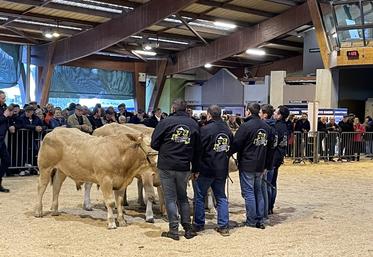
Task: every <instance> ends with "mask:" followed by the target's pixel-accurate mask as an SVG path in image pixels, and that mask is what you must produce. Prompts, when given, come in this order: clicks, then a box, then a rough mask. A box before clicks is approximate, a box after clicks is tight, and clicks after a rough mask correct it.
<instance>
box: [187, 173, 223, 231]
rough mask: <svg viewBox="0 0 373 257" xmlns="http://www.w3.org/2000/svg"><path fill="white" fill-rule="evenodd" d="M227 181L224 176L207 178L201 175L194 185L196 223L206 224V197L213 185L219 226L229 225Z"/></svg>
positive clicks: (200, 225) (198, 224) (199, 225)
mask: <svg viewBox="0 0 373 257" xmlns="http://www.w3.org/2000/svg"><path fill="white" fill-rule="evenodd" d="M225 181H226V179H223V178H207V177H203V176H200V177H198V179H197V180H196V181H195V185H194V197H195V207H194V225H196V226H198V227H203V226H204V225H205V197H206V195H207V191H208V189H209V188H210V187H211V189H212V192H213V193H214V196H215V199H216V205H217V211H218V226H219V228H228V227H229V211H228V199H227V196H226V195H225Z"/></svg>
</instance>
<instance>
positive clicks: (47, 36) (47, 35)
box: [44, 31, 53, 39]
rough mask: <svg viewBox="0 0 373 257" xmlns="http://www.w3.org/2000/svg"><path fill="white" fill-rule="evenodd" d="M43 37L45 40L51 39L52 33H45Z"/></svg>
mask: <svg viewBox="0 0 373 257" xmlns="http://www.w3.org/2000/svg"><path fill="white" fill-rule="evenodd" d="M44 37H46V38H49V39H51V38H53V33H52V32H49V31H48V32H45V33H44Z"/></svg>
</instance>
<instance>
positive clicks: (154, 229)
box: [0, 161, 373, 257]
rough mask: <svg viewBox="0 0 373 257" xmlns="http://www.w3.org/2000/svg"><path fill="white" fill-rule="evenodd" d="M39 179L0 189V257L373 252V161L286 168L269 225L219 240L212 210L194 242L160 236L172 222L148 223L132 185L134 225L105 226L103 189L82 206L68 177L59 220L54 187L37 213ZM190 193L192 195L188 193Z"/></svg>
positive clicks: (233, 192) (237, 202)
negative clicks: (91, 205) (53, 202)
mask: <svg viewBox="0 0 373 257" xmlns="http://www.w3.org/2000/svg"><path fill="white" fill-rule="evenodd" d="M232 178H233V181H234V183H233V184H231V185H230V219H231V220H232V222H233V223H234V222H242V221H243V220H244V208H243V199H242V198H241V195H240V187H239V183H238V174H237V173H236V174H233V175H232ZM36 183H37V177H10V178H5V182H4V184H5V186H6V187H8V188H9V189H10V190H11V193H10V194H0V256H1V257H5V256H12V257H13V256H14V257H21V256H27V257H31V256H48V257H53V256H152V257H155V256H188V257H190V256H196V257H204V256H373V193H372V190H373V162H369V161H365V162H360V163H356V162H355V163H343V164H340V163H339V164H319V165H310V164H308V165H298V166H293V165H285V166H284V167H282V168H281V170H280V175H279V183H278V184H279V185H278V188H279V194H278V202H277V206H276V209H275V214H274V215H273V216H272V217H271V224H270V225H268V226H267V228H266V229H265V230H258V229H254V228H245V227H243V228H235V229H233V230H231V236H229V237H221V236H220V235H219V234H217V233H216V232H215V231H214V230H213V229H212V227H213V225H212V224H214V223H215V219H213V215H207V217H208V218H209V219H208V224H211V225H209V226H208V227H210V228H211V229H208V230H207V231H205V232H203V233H201V234H200V235H199V236H198V237H196V238H193V239H191V240H186V239H185V238H183V237H182V238H181V240H180V241H179V242H175V241H172V240H169V239H165V238H161V237H160V234H161V231H165V230H167V223H166V222H165V221H163V220H162V219H161V217H160V215H159V213H158V212H157V213H156V222H155V224H147V223H145V222H144V221H143V218H144V215H143V211H142V210H141V208H140V207H139V206H138V205H137V203H136V194H137V189H136V187H135V184H136V183H133V184H132V185H131V187H130V189H129V190H128V192H129V193H128V194H129V201H130V205H131V207H129V208H127V212H126V214H127V216H126V217H127V219H128V221H129V223H130V224H129V225H128V226H127V227H121V228H118V229H116V230H107V229H106V220H105V217H106V215H105V211H104V208H103V204H102V201H101V199H102V197H101V194H100V192H99V191H97V190H92V200H93V203H94V207H95V210H94V211H93V212H87V211H83V210H82V209H81V207H82V195H83V194H82V192H77V191H76V190H75V185H74V183H73V182H72V181H71V180H69V179H67V180H66V182H65V184H64V185H63V187H62V190H61V195H60V211H61V212H62V214H61V215H60V216H58V217H52V216H51V215H50V214H48V210H49V207H50V205H51V197H52V195H51V188H50V187H49V188H48V189H47V192H46V194H45V195H44V212H46V213H47V215H46V216H45V217H43V218H41V219H40V218H34V217H33V209H34V205H35V199H36ZM190 193H191V192H190Z"/></svg>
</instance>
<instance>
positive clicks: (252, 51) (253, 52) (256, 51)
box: [246, 48, 266, 56]
mask: <svg viewBox="0 0 373 257" xmlns="http://www.w3.org/2000/svg"><path fill="white" fill-rule="evenodd" d="M246 53H247V54H250V55H258V56H263V55H266V52H265V51H264V50H262V49H258V48H250V49H247V50H246Z"/></svg>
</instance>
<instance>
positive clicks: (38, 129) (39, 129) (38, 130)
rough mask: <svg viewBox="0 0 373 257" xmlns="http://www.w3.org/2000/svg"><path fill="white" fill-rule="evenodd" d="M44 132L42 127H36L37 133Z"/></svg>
mask: <svg viewBox="0 0 373 257" xmlns="http://www.w3.org/2000/svg"><path fill="white" fill-rule="evenodd" d="M42 130H43V128H42V127H40V126H36V127H35V131H36V132H41V131H42Z"/></svg>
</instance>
